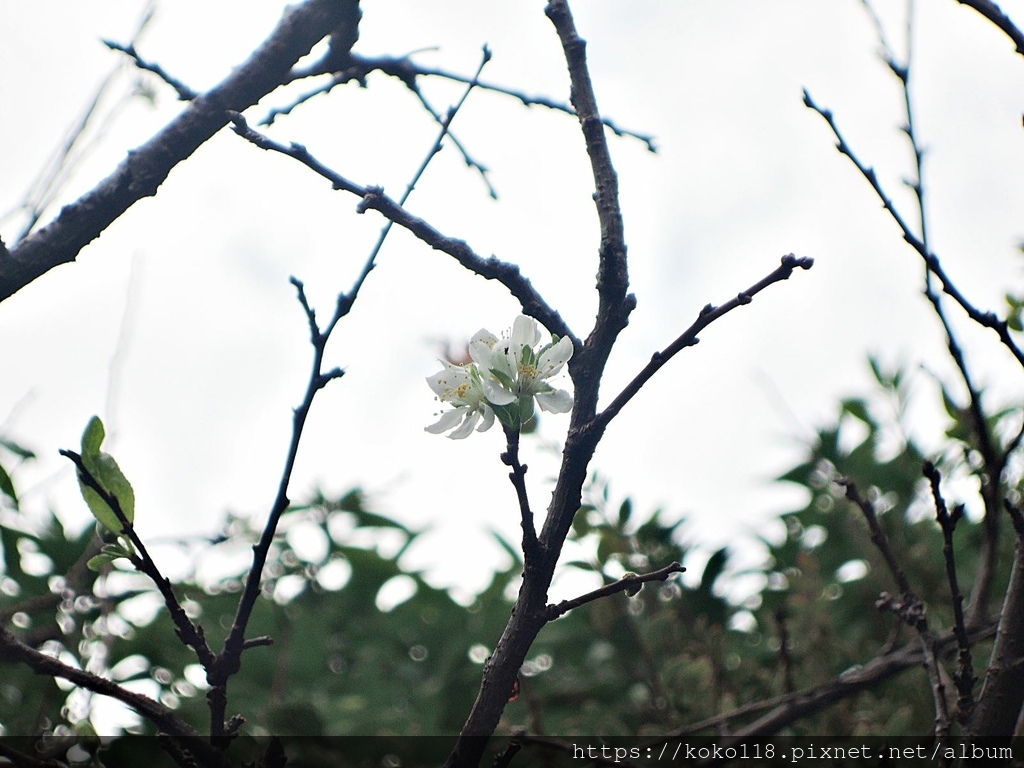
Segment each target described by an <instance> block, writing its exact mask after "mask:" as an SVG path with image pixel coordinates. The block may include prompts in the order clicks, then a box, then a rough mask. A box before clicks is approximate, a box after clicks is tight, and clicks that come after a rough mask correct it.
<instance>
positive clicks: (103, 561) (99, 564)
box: [85, 554, 116, 573]
mask: <svg viewBox="0 0 1024 768" xmlns="http://www.w3.org/2000/svg"><path fill="white" fill-rule="evenodd" d="M115 559H116V558H114V557H112V556H111V555H107V554H101V555H96V556H95V557H90V558H89V562H88V563H86V564H85V567H86V568H88V569H89V570H90V571H92V572H94V573H99V572H100V571H102V570H103V569H104V568H105V567H106V566H107V565H109V564H110V563H112V562H113V561H114V560H115Z"/></svg>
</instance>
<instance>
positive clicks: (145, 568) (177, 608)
mask: <svg viewBox="0 0 1024 768" xmlns="http://www.w3.org/2000/svg"><path fill="white" fill-rule="evenodd" d="M60 454H61V456H65V457H67V458H69V459H71V461H72V462H74V465H75V468H76V469H77V471H78V478H79V479H80V480H81V481H82V482H83V483H84V484H85V485H86V486H88V487H89V488H91V489H92V490H93V491H95V492H96V494H97V495H98V496H99V497H100V498H101V499H102V500H103V503H104V504H106V505H107V506H108V507H110V509H111V511H112V512H113V513H114V515H115V516H116V517H117V520H118V522H119V523H120V524H121V526H122V529H121V534H122V535H124V536H126V537H128V539H129V540H130V541H131V543H132V545H134V547H135V549H136V550H138V553H139V554H138V556H137V557H132V558H131V561H132V565H134V566H135V567H136V568H137V569H138V570H139V571H141V572H142V573H144V574H146V576H148V577H149V578H150V579H152V581H153V583H154V584H155V585H156V588H157V589H158V590H159V592H160V595H161V596H162V597H163V599H164V605H166V606H167V611H168V613H169V614H170V616H171V620H172V621H173V622H174V629H175V632H176V633H177V635H178V637H179V638H180V640H181V642H183V643H184V644H185V645H187V646H188V647H190V648H192V649H193V650H194V651H195V652H196V657H197V658H198V659H199V663H200V664H202V665H203V668H204V669H207V670H209V669H210V666H211V665H212V664H213V662H214V654H213V651H211V650H210V646H209V645H208V644H207V642H206V635H205V633H204V632H203V628H202V627H201V626H200V625H198V624H195V623H193V622H192V620H191V619H190V618H189V617H188V614H186V613H185V609H184V608H182V607H181V603H179V602H178V598H177V596H176V595H175V594H174V588H173V587H172V586H171V582H170V580H169V579H168V578H167V577H165V576H164V575H163V574H162V573H161V572H160V569H159V568H158V567H157V565H156V563H155V562H154V561H153V558H152V557H151V556H150V554H149V552H148V551H147V549H146V545H145V544H144V543H143V541H142V539H141V538H139V535H138V533H136V531H135V527H134V526H133V525H132V523H131V521H130V520H128V517H127V516H126V515H125V513H124V510H122V509H121V502H120V501H119V500H118V498H117V496H116V495H114V494H112V493H109V492H108V491H107V489H106V488H104V487H103V485H102V484H101V483H100V482H99V481H98V480H97V479H96V478H95V477H93V474H92V473H91V472H90V471H89V468H88V467H86V465H85V462H84V461H83V460H82V457H81V456H80V455H79V454H77V453H75V452H74V451H68V450H61V451H60Z"/></svg>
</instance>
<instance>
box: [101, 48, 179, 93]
mask: <svg viewBox="0 0 1024 768" xmlns="http://www.w3.org/2000/svg"><path fill="white" fill-rule="evenodd" d="M103 44H104V45H105V46H107V48H109V49H110V50H112V51H120V52H121V53H123V54H124V55H125V56H128V57H129V58H131V60H132V62H133V63H134V64H135V66H136V67H138V68H139V69H141V70H143V71H145V72H152V73H153V74H154V75H156V76H157V77H159V78H160V79H161V80H163V81H164V82H165V83H167V84H168V85H169V86H171V88H173V89H174V91H175V93H177V94H178V99H179V100H180V101H192V99H194V98H196V97H197V96H198V95H199V94H198V93H197V92H196V91H193V90H192V89H191V88H189V87H188V86H187V85H185V84H184V83H183V82H181V80H179V79H178V78H176V77H172V76H171V75H170V74H169V73H168V72H167V70H165V69H164V68H163V67H161V66H160V65H159V64H155V63H153V62H151V61H146V60H145V59H144V58H142V57H141V56H140V55H139V52H138V51H136V50H135V46H134V45H132V44H131V43H129V44H128V45H122V44H121V43H115V42H114V41H113V40H104V41H103Z"/></svg>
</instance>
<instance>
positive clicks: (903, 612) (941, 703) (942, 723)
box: [839, 478, 949, 744]
mask: <svg viewBox="0 0 1024 768" xmlns="http://www.w3.org/2000/svg"><path fill="white" fill-rule="evenodd" d="M839 484H840V485H841V486H842V487H843V488H845V489H846V495H847V497H848V498H849V499H850V500H851V501H852V502H853V503H855V504H856V505H857V506H858V507H860V510H861V512H862V513H863V514H864V518H865V519H866V520H867V523H868V528H869V529H870V531H871V541H872V543H873V544H874V545H875V546H876V547H878V550H879V551H880V552H881V553H882V556H883V557H884V558H885V562H886V564H887V565H888V566H889V571H890V572H891V573H892V575H893V578H894V579H895V580H896V584H897V586H898V587H899V590H900V595H898V596H897V595H892V594H890V593H888V592H882V594H881V595H880V596H879V598H878V600H877V601H876V602H875V607H877V608H881V609H885V610H888V611H892V612H893V613H895V614H896V615H897V616H899V617H900V618H901V619H902V620H903V621H905V622H906V623H907V624H909V625H910V626H911V627H913V628H914V629H915V630H916V631H917V634H918V640H919V642H920V644H921V651H922V654H923V656H924V666H925V669H926V670H927V671H928V680H929V682H930V683H931V688H932V699H933V701H934V703H935V737H936V739H937V740H938V742H939V743H940V744H945V743H947V742H948V741H949V708H948V706H947V704H946V694H945V685H944V683H943V681H942V670H941V669H940V667H939V663H938V656H939V653H938V650H937V645H936V644H937V642H938V641H937V640H936V638H935V636H934V635H933V634H932V632H931V630H930V629H929V628H928V616H927V611H926V607H925V604H924V602H923V601H922V600H921V598H920V597H918V596H917V594H916V593H915V592H914V591H913V590H912V589H911V588H910V582H909V581H908V580H907V577H906V574H905V573H904V571H903V569H902V568H901V567H900V565H899V562H898V561H897V560H896V556H895V555H894V554H893V552H892V548H891V547H890V546H889V539H888V537H886V535H885V533H884V531H882V527H881V526H880V525H879V524H878V515H877V513H876V512H875V506H874V504H872V503H871V502H870V501H869V500H867V499H865V498H864V497H862V496H861V495H860V493H859V492H858V491H857V486H856V485H855V484H854V483H853V482H852V481H851V480H849V479H846V478H843V479H841V480H840V481H839Z"/></svg>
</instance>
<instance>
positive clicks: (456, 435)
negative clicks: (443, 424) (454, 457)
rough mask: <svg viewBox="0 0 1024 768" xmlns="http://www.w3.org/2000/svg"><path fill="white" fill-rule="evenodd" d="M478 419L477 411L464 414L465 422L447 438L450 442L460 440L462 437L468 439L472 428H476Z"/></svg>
mask: <svg viewBox="0 0 1024 768" xmlns="http://www.w3.org/2000/svg"><path fill="white" fill-rule="evenodd" d="M479 419H480V414H479V413H478V412H477V411H470V412H469V413H467V414H466V420H465V421H463V422H462V425H461V426H460V427H459V428H458V429H456V430H455V431H454V432H452V433H451V434H450V435H448V437H450V438H451V439H452V440H461V439H462V438H464V437H469V435H470V434H472V432H473V427H475V426H476V423H477V421H479Z"/></svg>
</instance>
